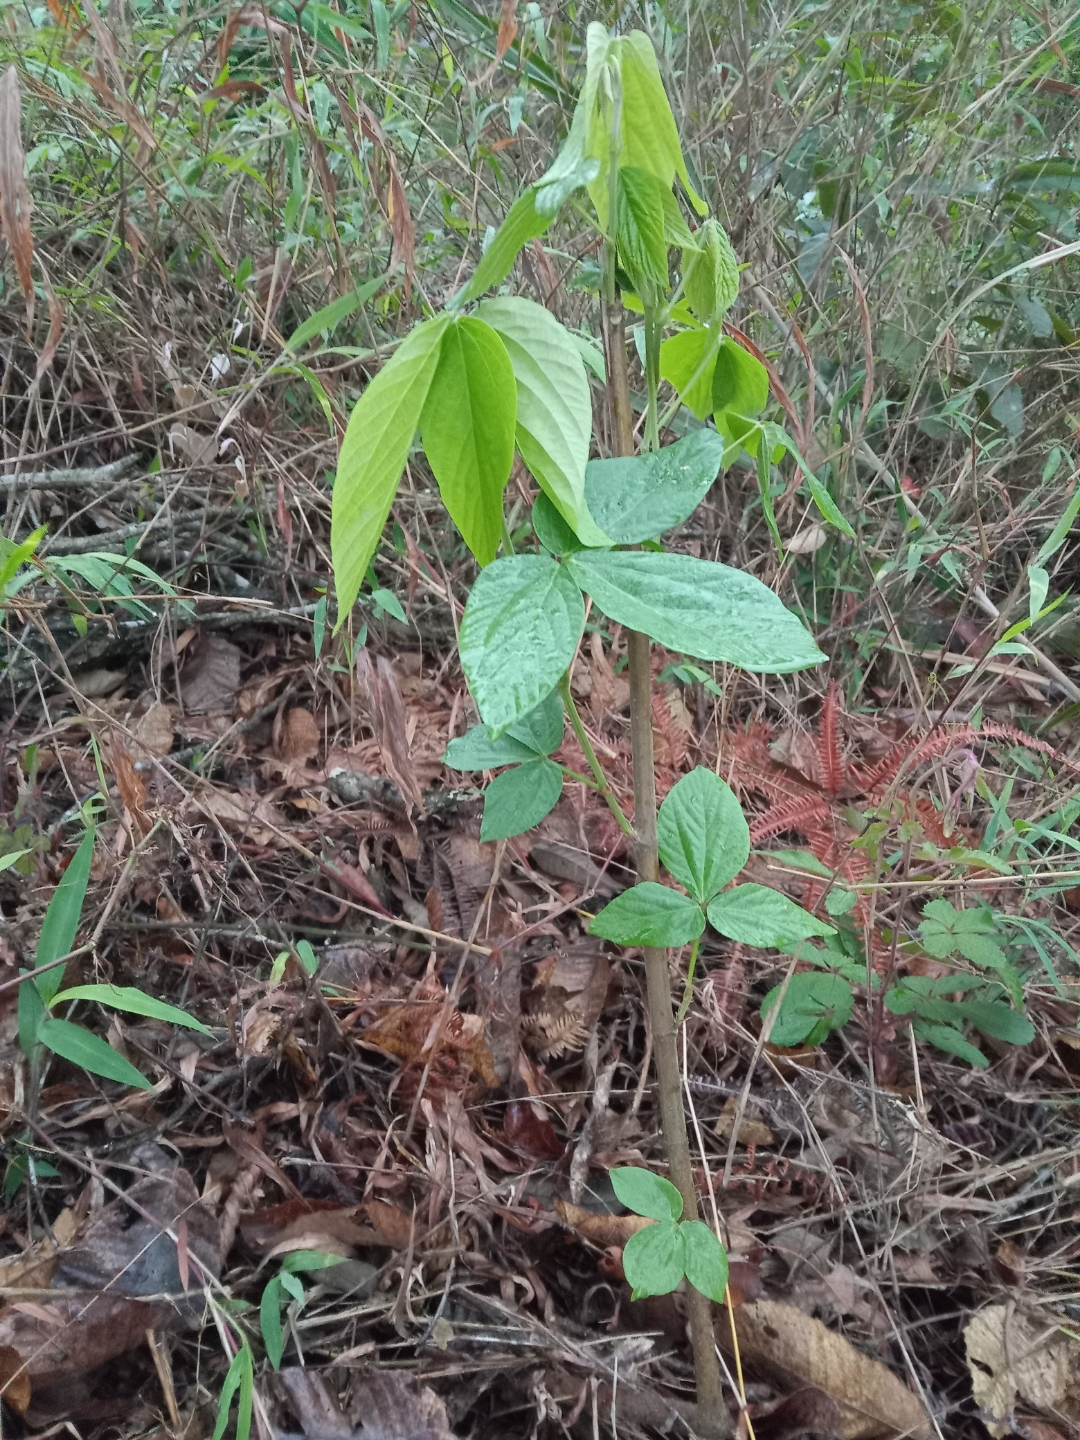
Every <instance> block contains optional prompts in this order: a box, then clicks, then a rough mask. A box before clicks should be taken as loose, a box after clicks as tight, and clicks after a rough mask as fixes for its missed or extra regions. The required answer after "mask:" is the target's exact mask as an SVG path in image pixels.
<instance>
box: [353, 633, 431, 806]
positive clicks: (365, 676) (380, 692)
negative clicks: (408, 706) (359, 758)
mask: <svg viewBox="0 0 1080 1440" xmlns="http://www.w3.org/2000/svg"><path fill="white" fill-rule="evenodd" d="M356 679H357V682H358V684H359V686H360V692H361V694H362V695H363V697H364V701H365V703H366V706H367V711H368V716H369V718H370V720H371V727H372V729H373V730H374V731H375V737H376V739H377V740H378V742H379V751H380V753H381V754H382V762H383V767H384V769H385V770H386V773H387V775H388V776H389V777H390V779H391V780H393V782H394V784H395V785H396V786H397V787H398V789H399V790H400V791H401V793H402V795H403V796H404V797H405V799H406V800H411V801H412V803H413V804H414V805H415V806H416V808H417V809H418V810H419V811H420V813H421V815H422V814H423V813H424V797H423V795H422V794H421V791H420V786H419V783H418V782H417V779H416V775H415V773H414V771H413V765H412V756H411V755H410V753H409V740H408V734H407V717H406V714H405V702H404V701H403V700H402V698H401V691H400V690H399V689H398V682H397V676H396V675H395V674H394V669H393V666H392V665H391V664H390V661H389V660H387V658H386V657H385V655H380V656H379V657H378V659H377V660H376V662H375V663H374V664H372V660H371V656H370V655H369V654H368V652H367V650H361V651H359V653H358V654H357V657H356Z"/></svg>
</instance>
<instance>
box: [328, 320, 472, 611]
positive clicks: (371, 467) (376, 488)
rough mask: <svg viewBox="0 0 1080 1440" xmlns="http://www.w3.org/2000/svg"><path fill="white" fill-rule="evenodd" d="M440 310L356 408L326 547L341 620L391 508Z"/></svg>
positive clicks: (431, 370)
mask: <svg viewBox="0 0 1080 1440" xmlns="http://www.w3.org/2000/svg"><path fill="white" fill-rule="evenodd" d="M449 323H450V322H449V319H448V318H447V317H445V316H443V317H440V318H439V319H438V320H428V321H425V322H424V323H423V324H421V325H417V326H416V328H415V329H413V330H411V331H410V332H409V334H408V335H407V336H406V337H405V339H404V340H403V341H402V342H401V344H400V345H399V346H398V348H397V350H396V351H395V352H394V354H393V355H392V356H391V357H390V359H389V360H388V361H387V362H386V364H385V365H384V366H383V368H382V369H381V370H380V371H379V373H378V374H377V375H376V376H375V377H374V378H373V379H372V380H371V381H370V382H369V384H368V386H367V389H366V390H365V391H364V393H363V394H362V395H361V396H360V399H359V400H358V401H357V402H356V405H355V407H354V408H353V412H352V415H351V416H350V417H349V423H348V426H347V427H346V430H345V438H344V440H342V442H341V453H340V455H339V456H338V467H337V479H336V480H335V481H334V495H333V515H332V521H331V526H330V551H331V556H332V559H333V564H334V584H335V585H336V587H337V594H338V622H337V623H338V627H339V628H340V626H341V625H343V624H344V622H345V620H346V618H347V616H348V614H349V611H350V610H351V609H352V607H353V604H354V602H355V600H356V597H357V595H359V593H360V586H361V584H362V583H363V579H364V576H365V575H366V574H367V568H368V566H369V565H370V563H371V557H372V556H373V555H374V554H375V547H376V546H377V545H378V543H379V536H380V535H381V534H382V530H383V526H384V525H385V524H386V520H387V516H388V515H389V514H390V506H391V505H392V504H393V501H394V495H395V493H396V491H397V487H398V482H399V481H400V479H401V472H402V471H403V470H404V468H405V461H406V460H407V459H408V455H409V446H410V445H411V444H412V439H413V436H414V435H415V434H416V428H417V426H418V425H419V424H420V415H421V412H422V411H423V409H424V405H425V403H426V401H427V398H428V391H429V390H430V388H431V381H432V378H433V376H434V374H435V370H436V367H437V365H438V362H439V352H440V349H441V346H442V340H443V335H444V334H445V332H446V329H447V326H448V325H449Z"/></svg>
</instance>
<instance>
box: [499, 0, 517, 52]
mask: <svg viewBox="0 0 1080 1440" xmlns="http://www.w3.org/2000/svg"><path fill="white" fill-rule="evenodd" d="M516 10H517V0H502V9H501V11H500V12H499V33H498V36H497V37H496V40H495V63H496V64H498V63H499V61H500V60H502V58H503V56H504V55H505V54H506V52H507V51H508V50H509V49H510V46H511V45H512V44H513V43H514V38H515V36H516V35H517V28H518V27H517V16H516V14H515V11H516Z"/></svg>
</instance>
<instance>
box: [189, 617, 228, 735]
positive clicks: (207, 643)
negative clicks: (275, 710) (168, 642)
mask: <svg viewBox="0 0 1080 1440" xmlns="http://www.w3.org/2000/svg"><path fill="white" fill-rule="evenodd" d="M239 689H240V651H239V649H238V648H237V647H236V646H235V645H234V644H233V643H232V641H231V640H226V639H225V637H224V636H223V635H209V634H204V635H202V636H200V638H199V640H198V642H197V644H196V645H195V647H194V653H193V654H191V655H189V656H188V658H187V660H186V661H185V663H184V669H183V672H182V673H181V676H180V695H181V698H182V699H183V702H184V709H185V710H187V711H190V713H191V714H192V715H205V714H207V713H208V712H210V711H214V710H229V709H231V708H232V703H233V700H234V699H235V698H236V694H237V691H238V690H239Z"/></svg>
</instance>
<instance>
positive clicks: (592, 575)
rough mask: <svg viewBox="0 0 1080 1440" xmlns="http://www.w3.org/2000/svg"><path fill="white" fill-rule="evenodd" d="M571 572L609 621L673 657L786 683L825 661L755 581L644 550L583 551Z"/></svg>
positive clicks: (570, 561)
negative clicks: (640, 632) (654, 642)
mask: <svg viewBox="0 0 1080 1440" xmlns="http://www.w3.org/2000/svg"><path fill="white" fill-rule="evenodd" d="M566 568H567V569H568V570H569V572H570V574H571V575H572V576H573V577H574V579H575V580H576V581H577V583H578V584H579V585H580V586H581V588H582V589H583V590H586V591H587V592H588V593H589V594H590V595H591V596H592V598H593V600H594V601H595V602H596V604H597V605H598V606H599V607H600V609H601V610H602V611H603V612H604V614H605V615H608V616H610V618H611V619H612V620H616V621H618V622H619V623H620V624H622V625H628V626H629V627H630V628H631V629H632V630H643V631H644V632H645V634H646V635H651V636H652V638H653V639H654V640H657V641H659V643H660V644H661V645H665V646H667V648H668V649H669V650H676V651H682V652H683V653H684V654H686V655H693V656H694V657H695V658H696V659H698V660H726V661H727V662H728V663H729V664H732V665H740V666H741V667H742V668H743V669H744V670H752V671H756V672H758V673H762V674H766V675H786V674H789V673H790V672H791V671H793V670H805V669H806V668H807V666H809V665H820V664H821V662H822V661H823V660H824V659H825V658H826V657H825V656H824V655H823V654H822V653H821V651H820V650H819V649H818V648H817V646H816V645H815V644H814V641H813V639H812V637H811V636H810V634H809V633H808V631H807V630H806V629H804V627H803V625H802V623H801V621H799V620H798V619H797V618H796V617H795V616H794V615H793V614H792V613H791V611H790V610H787V609H785V607H784V606H783V604H782V603H781V602H780V600H779V599H778V598H777V596H776V595H774V594H773V592H772V591H771V590H770V589H768V587H767V586H765V585H763V584H762V583H761V581H760V580H757V579H755V578H754V576H753V575H746V574H744V573H743V571H741V570H733V569H731V568H730V567H729V566H727V565H718V564H716V563H715V562H713V561H711V560H697V559H695V558H694V557H693V556H690V555H663V554H657V553H655V552H649V551H644V550H636V551H635V550H626V551H613V552H610V553H609V552H604V551H600V550H585V551H582V552H581V553H580V554H577V555H570V556H568V557H567V560H566Z"/></svg>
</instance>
